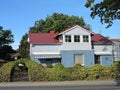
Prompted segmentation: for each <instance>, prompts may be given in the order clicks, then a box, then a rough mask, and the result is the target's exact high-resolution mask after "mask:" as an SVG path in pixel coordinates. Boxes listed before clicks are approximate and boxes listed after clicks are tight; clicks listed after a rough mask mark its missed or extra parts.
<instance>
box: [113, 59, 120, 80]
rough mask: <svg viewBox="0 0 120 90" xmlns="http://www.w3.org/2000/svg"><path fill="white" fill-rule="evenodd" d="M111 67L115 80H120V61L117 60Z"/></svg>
mask: <svg viewBox="0 0 120 90" xmlns="http://www.w3.org/2000/svg"><path fill="white" fill-rule="evenodd" d="M111 68H112V71H111V72H112V76H113V78H114V79H115V80H120V61H116V62H115V63H114V64H113V65H112V67H111Z"/></svg>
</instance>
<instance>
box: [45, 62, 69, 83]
mask: <svg viewBox="0 0 120 90" xmlns="http://www.w3.org/2000/svg"><path fill="white" fill-rule="evenodd" d="M67 76H68V73H67V72H66V69H65V68H64V66H63V65H62V64H61V63H57V64H56V65H55V66H54V67H53V68H46V79H47V80H48V81H64V80H68V78H67Z"/></svg>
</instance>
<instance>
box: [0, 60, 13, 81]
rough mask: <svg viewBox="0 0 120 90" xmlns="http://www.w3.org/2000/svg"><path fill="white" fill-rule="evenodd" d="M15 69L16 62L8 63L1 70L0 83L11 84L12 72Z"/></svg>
mask: <svg viewBox="0 0 120 90" xmlns="http://www.w3.org/2000/svg"><path fill="white" fill-rule="evenodd" d="M13 67H14V62H8V63H6V64H4V65H3V66H2V67H1V68H0V82H10V77H11V71H12V68H13Z"/></svg>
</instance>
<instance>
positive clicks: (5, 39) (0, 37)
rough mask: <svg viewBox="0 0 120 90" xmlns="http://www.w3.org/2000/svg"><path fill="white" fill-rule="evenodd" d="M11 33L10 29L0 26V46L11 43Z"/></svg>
mask: <svg viewBox="0 0 120 90" xmlns="http://www.w3.org/2000/svg"><path fill="white" fill-rule="evenodd" d="M13 42H14V40H13V35H12V32H11V30H3V27H1V26H0V46H3V45H6V44H11V43H13Z"/></svg>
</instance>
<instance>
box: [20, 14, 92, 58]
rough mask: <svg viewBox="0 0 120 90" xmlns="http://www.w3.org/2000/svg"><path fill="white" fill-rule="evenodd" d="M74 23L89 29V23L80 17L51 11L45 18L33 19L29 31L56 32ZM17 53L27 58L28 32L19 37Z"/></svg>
mask: <svg viewBox="0 0 120 90" xmlns="http://www.w3.org/2000/svg"><path fill="white" fill-rule="evenodd" d="M76 24H77V25H80V26H82V27H84V28H86V29H88V30H91V27H90V25H89V24H86V23H85V21H84V19H83V18H82V17H77V16H68V15H65V14H61V13H53V14H52V15H51V16H47V17H46V19H45V20H43V19H41V20H38V21H35V24H34V26H33V27H31V28H30V30H29V33H32V32H34V33H38V32H49V31H50V30H54V31H55V32H56V33H59V32H61V31H63V30H65V29H67V28H70V27H72V26H73V25H76ZM19 53H20V54H21V57H22V58H29V43H28V34H25V35H23V37H22V39H21V42H20V46H19Z"/></svg>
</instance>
